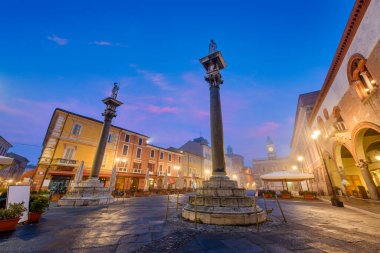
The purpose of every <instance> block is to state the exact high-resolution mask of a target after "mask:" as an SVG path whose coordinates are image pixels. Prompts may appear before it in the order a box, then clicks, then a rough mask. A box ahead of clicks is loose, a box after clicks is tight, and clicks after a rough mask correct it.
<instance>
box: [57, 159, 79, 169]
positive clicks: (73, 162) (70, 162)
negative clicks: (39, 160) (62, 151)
mask: <svg viewBox="0 0 380 253" xmlns="http://www.w3.org/2000/svg"><path fill="white" fill-rule="evenodd" d="M53 163H54V164H55V165H59V166H70V167H73V166H76V165H77V160H70V159H63V158H57V159H54V162H53Z"/></svg>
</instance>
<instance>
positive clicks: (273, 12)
mask: <svg viewBox="0 0 380 253" xmlns="http://www.w3.org/2000/svg"><path fill="white" fill-rule="evenodd" d="M353 4H354V1H353V0H319V1H304V0H303V1H301V0H298V1H283V0H277V1H273V0H268V1H178V0H177V1H153V0H151V1H146V0H140V1H122V0H120V1H102V2H101V1H17V0H12V1H11V0H9V1H1V3H0V27H1V39H0V135H1V136H3V137H4V138H5V139H7V140H8V141H9V142H11V143H12V144H13V146H14V147H13V148H12V149H11V150H10V151H11V152H16V153H19V154H20V155H23V156H25V157H27V158H28V159H29V160H30V161H31V163H34V164H35V163H37V159H38V157H39V155H40V153H41V148H42V141H43V138H44V135H45V132H46V129H47V127H48V124H49V121H50V118H51V116H52V113H53V111H54V109H55V108H57V107H59V108H62V109H66V110H69V111H72V112H75V113H78V114H82V115H86V116H89V117H93V118H96V119H99V120H100V119H102V116H101V113H102V112H103V110H104V105H103V104H102V102H101V100H102V99H103V98H104V97H105V96H107V95H109V94H110V91H111V89H112V86H113V82H119V83H120V86H121V87H120V92H119V97H118V98H119V99H120V100H121V101H123V102H124V105H123V106H121V107H120V108H119V109H118V117H117V118H116V119H115V120H114V122H113V124H114V125H117V126H120V127H123V128H127V129H130V130H133V131H136V132H139V133H142V134H145V135H148V136H150V137H151V141H152V144H154V145H158V146H162V147H169V146H174V147H180V146H181V145H183V144H184V143H185V142H186V141H188V140H191V139H193V138H196V137H199V135H200V132H202V135H203V136H204V137H205V138H207V139H208V140H210V127H209V90H208V85H207V83H206V82H205V81H204V79H203V76H204V75H205V71H204V70H203V69H202V66H201V64H200V63H199V61H198V60H199V59H200V58H201V57H203V56H205V55H206V54H207V53H208V44H209V41H210V39H211V38H213V39H214V40H215V42H216V43H217V45H218V49H219V50H220V51H221V52H222V54H223V56H224V58H225V60H226V62H227V67H226V69H225V70H223V71H222V75H223V79H224V84H223V85H222V86H221V96H222V111H223V121H224V137H225V145H226V146H227V145H231V146H232V147H233V150H234V153H238V154H241V155H243V156H244V157H245V164H246V165H250V166H251V165H252V162H251V160H252V158H263V157H265V156H266V151H265V142H266V137H267V136H271V137H272V139H273V141H274V143H275V145H276V147H277V153H278V155H280V156H286V155H287V154H288V152H289V148H290V140H291V136H292V130H293V123H294V118H295V111H296V105H297V99H298V95H299V94H301V93H307V92H311V91H314V90H318V89H320V88H321V86H322V84H323V81H324V78H325V76H326V73H327V71H328V68H329V66H330V63H331V61H332V58H333V56H334V53H335V50H336V48H337V46H338V43H339V40H340V37H341V35H342V33H343V30H344V27H345V24H346V22H347V19H348V16H349V13H350V11H351V8H352V6H353Z"/></svg>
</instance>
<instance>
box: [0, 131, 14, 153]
mask: <svg viewBox="0 0 380 253" xmlns="http://www.w3.org/2000/svg"><path fill="white" fill-rule="evenodd" d="M11 147H12V144H10V143H9V142H8V141H7V140H6V139H4V138H3V137H2V136H0V156H5V155H6V154H7V153H8V150H9V149H10V148H11Z"/></svg>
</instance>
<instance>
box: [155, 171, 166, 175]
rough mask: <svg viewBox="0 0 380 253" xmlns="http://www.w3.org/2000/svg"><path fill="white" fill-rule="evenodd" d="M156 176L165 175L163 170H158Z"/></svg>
mask: <svg viewBox="0 0 380 253" xmlns="http://www.w3.org/2000/svg"><path fill="white" fill-rule="evenodd" d="M157 176H165V172H163V171H158V172H157Z"/></svg>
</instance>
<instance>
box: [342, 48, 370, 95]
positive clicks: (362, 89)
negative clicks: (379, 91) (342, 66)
mask: <svg viewBox="0 0 380 253" xmlns="http://www.w3.org/2000/svg"><path fill="white" fill-rule="evenodd" d="M366 62H367V60H366V59H364V57H363V56H362V55H360V54H354V55H353V56H351V59H350V61H349V62H348V66H347V75H348V80H349V82H350V85H354V87H355V90H356V92H357V93H358V95H359V97H360V99H362V100H363V99H365V98H366V97H368V95H370V94H371V93H372V92H373V91H374V90H375V88H377V83H376V81H375V80H374V79H373V78H372V76H371V74H370V73H369V71H368V69H367V67H366Z"/></svg>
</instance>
